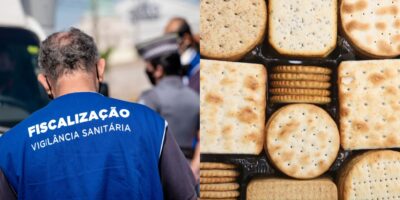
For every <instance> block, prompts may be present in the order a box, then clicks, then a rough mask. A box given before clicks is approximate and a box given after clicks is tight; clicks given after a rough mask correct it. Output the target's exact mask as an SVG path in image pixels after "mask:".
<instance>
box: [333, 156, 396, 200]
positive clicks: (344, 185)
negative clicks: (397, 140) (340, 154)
mask: <svg viewBox="0 0 400 200" xmlns="http://www.w3.org/2000/svg"><path fill="white" fill-rule="evenodd" d="M399 182H400V152H398V151H391V150H379V151H376V150H375V151H368V152H366V153H364V154H361V155H358V156H356V157H355V158H353V159H352V160H351V161H350V162H349V163H347V164H346V165H345V166H343V168H342V170H341V171H340V174H339V182H338V190H339V198H340V199H343V200H349V199H354V200H358V199H359V200H366V199H367V200H370V199H371V200H372V199H399V198H400V187H399Z"/></svg>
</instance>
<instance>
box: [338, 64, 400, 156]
mask: <svg viewBox="0 0 400 200" xmlns="http://www.w3.org/2000/svg"><path fill="white" fill-rule="evenodd" d="M338 84H339V110H340V133H341V145H342V147H343V148H344V149H347V150H354V149H377V148H391V147H400V132H399V130H400V60H368V61H346V62H342V63H341V64H340V66H339V69H338Z"/></svg>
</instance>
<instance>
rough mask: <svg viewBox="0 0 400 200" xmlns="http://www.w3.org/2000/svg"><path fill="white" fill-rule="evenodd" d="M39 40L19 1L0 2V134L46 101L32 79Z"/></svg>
mask: <svg viewBox="0 0 400 200" xmlns="http://www.w3.org/2000/svg"><path fill="white" fill-rule="evenodd" d="M39 37H40V38H42V39H43V37H44V34H43V31H41V29H40V26H39V25H38V24H37V23H36V22H35V21H34V19H32V18H30V17H28V16H25V14H24V11H23V8H22V6H21V3H20V2H19V1H16V0H2V1H1V2H0V134H1V133H2V132H5V131H6V130H7V129H8V128H11V127H12V126H14V125H15V124H17V123H19V122H20V121H22V120H23V119H25V118H26V117H28V116H29V115H30V114H31V113H32V112H34V111H36V110H37V109H39V108H41V107H43V106H45V105H46V104H47V103H48V101H49V99H48V97H47V94H46V93H45V91H44V89H43V88H42V87H41V86H40V85H39V83H38V81H37V78H36V74H37V70H38V66H37V55H38V51H39V44H40V39H39Z"/></svg>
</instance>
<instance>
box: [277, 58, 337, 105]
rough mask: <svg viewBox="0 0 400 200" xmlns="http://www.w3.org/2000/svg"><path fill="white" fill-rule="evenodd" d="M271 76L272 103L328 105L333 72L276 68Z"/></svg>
mask: <svg viewBox="0 0 400 200" xmlns="http://www.w3.org/2000/svg"><path fill="white" fill-rule="evenodd" d="M272 72H273V73H272V74H271V75H270V79H271V80H272V82H271V89H270V90H269V91H270V93H271V94H272V97H271V102H272V103H315V104H327V103H329V102H331V98H330V97H329V95H330V91H329V90H328V89H329V87H330V86H331V83H330V74H331V73H332V70H330V69H328V68H324V67H317V66H301V65H289V66H276V67H274V68H273V69H272Z"/></svg>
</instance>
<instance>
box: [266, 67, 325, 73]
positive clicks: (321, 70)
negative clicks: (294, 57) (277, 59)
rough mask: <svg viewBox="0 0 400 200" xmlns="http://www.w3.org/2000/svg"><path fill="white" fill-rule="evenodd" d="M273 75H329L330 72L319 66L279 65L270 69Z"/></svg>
mask: <svg viewBox="0 0 400 200" xmlns="http://www.w3.org/2000/svg"><path fill="white" fill-rule="evenodd" d="M272 72H274V73H304V74H331V73H332V70H331V69H329V68H326V67H320V66H308V65H280V66H276V67H274V68H272Z"/></svg>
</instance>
